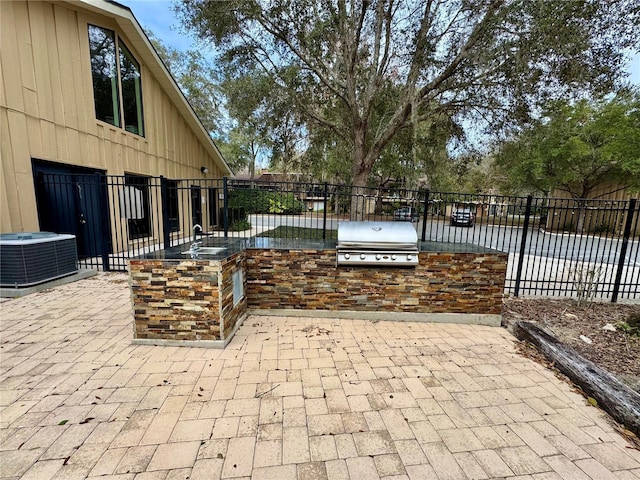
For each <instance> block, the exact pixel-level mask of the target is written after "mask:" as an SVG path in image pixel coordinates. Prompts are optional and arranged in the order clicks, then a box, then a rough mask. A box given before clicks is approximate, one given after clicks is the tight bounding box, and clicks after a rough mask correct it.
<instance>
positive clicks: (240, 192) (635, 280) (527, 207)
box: [36, 174, 640, 301]
mask: <svg viewBox="0 0 640 480" xmlns="http://www.w3.org/2000/svg"><path fill="white" fill-rule="evenodd" d="M36 197H37V204H38V216H39V221H40V228H41V230H49V231H56V232H60V233H71V234H74V235H76V237H77V243H78V252H79V255H80V264H81V266H84V267H88V268H98V269H102V270H125V269H126V268H127V260H128V259H130V258H133V257H136V256H138V255H141V254H144V253H148V252H152V251H157V250H161V249H163V248H165V247H169V246H175V245H178V244H182V243H188V242H191V241H193V240H195V239H200V238H202V237H256V236H270V237H280V238H291V239H317V240H333V239H335V238H336V233H337V227H338V222H340V221H346V220H382V221H412V222H413V223H414V224H415V226H416V229H417V232H418V237H419V238H420V240H421V241H423V242H446V243H454V244H463V243H468V244H474V245H479V246H483V247H487V248H492V249H495V250H500V251H503V252H507V253H508V255H509V264H508V271H507V278H506V287H505V291H506V293H508V294H512V295H516V296H519V295H526V296H533V295H549V296H576V295H578V296H581V295H582V296H584V295H590V296H592V297H593V298H598V299H609V300H611V301H617V300H619V299H639V298H640V242H639V240H638V236H639V234H640V219H639V217H640V205H639V203H638V202H637V201H635V200H630V201H620V200H591V199H567V198H542V197H531V196H529V197H521V196H503V195H476V194H463V193H454V192H450V193H447V192H430V191H428V190H408V189H381V188H363V187H352V186H345V185H335V184H329V183H301V182H259V181H241V180H236V179H227V178H224V179H167V178H164V177H143V176H135V175H124V176H105V175H58V174H56V175H53V174H44V175H42V174H41V175H39V176H38V178H37V179H36Z"/></svg>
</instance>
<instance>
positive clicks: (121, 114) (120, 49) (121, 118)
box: [87, 22, 146, 138]
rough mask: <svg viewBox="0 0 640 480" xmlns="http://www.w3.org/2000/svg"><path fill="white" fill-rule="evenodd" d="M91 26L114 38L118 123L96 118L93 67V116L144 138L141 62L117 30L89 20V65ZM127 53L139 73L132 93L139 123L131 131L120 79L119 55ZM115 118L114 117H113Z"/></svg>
mask: <svg viewBox="0 0 640 480" xmlns="http://www.w3.org/2000/svg"><path fill="white" fill-rule="evenodd" d="M91 28H97V29H100V30H102V31H105V32H109V33H111V34H112V35H113V39H114V48H115V55H114V57H115V63H116V65H115V67H116V68H115V75H116V77H117V81H116V85H115V87H116V91H117V98H118V105H117V113H118V124H116V123H111V122H108V121H106V120H101V119H100V118H98V116H97V112H96V111H95V101H96V99H95V96H96V88H95V84H94V82H93V69H92V71H91V87H92V88H91V90H92V93H93V96H94V98H93V104H94V116H95V117H96V120H97V121H99V122H104V123H106V124H108V125H110V126H112V127H115V128H118V129H120V130H124V131H125V132H128V133H131V134H132V135H136V136H138V137H142V138H145V137H146V128H145V121H144V101H143V87H142V63H141V62H140V61H139V60H138V58H137V57H136V55H135V54H134V53H133V51H132V50H131V48H129V46H128V45H127V43H125V42H124V40H122V38H121V37H120V35H119V34H118V32H117V31H116V30H115V29H112V28H107V27H103V26H100V25H96V24H94V23H91V22H87V38H88V46H89V65H90V67H91V68H92V66H91V58H92V56H91V55H92V52H91V40H90V29H91ZM127 53H128V54H129V55H130V56H131V58H132V59H133V60H134V61H135V66H137V69H138V74H139V78H138V84H139V88H138V91H137V92H136V93H135V94H134V95H135V98H136V103H137V104H136V110H137V111H138V112H139V118H138V120H139V125H137V127H138V129H137V130H138V131H137V132H135V131H132V130H131V129H128V128H127V127H126V123H125V122H126V119H125V105H124V92H123V79H122V68H121V55H122V54H124V55H125V56H126V54H127ZM114 118H115V117H114Z"/></svg>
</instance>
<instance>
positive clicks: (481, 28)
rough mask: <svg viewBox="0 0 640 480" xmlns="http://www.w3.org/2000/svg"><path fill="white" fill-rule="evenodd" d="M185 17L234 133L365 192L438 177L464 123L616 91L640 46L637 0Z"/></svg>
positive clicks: (326, 8)
mask: <svg viewBox="0 0 640 480" xmlns="http://www.w3.org/2000/svg"><path fill="white" fill-rule="evenodd" d="M177 11H178V13H179V15H180V17H181V20H182V23H183V25H184V26H185V27H186V28H187V29H189V30H191V31H192V32H193V33H195V34H196V35H197V36H198V37H199V38H201V39H203V40H205V41H208V42H211V43H213V45H214V47H215V51H216V52H217V53H218V58H217V59H216V63H217V64H218V65H220V66H221V68H222V70H223V71H224V72H225V73H224V76H225V78H226V79H229V80H230V82H231V83H230V84H229V88H228V90H227V93H226V97H227V100H228V109H229V112H231V116H232V117H233V119H234V121H233V126H234V127H238V128H243V129H244V128H249V129H250V130H251V131H252V132H255V133H258V134H259V135H262V133H260V132H262V131H264V130H267V131H268V132H269V137H268V138H269V140H270V142H271V143H270V144H269V145H268V147H267V148H268V150H269V153H270V155H271V156H272V161H273V162H274V163H273V164H277V165H280V166H283V168H282V170H286V169H289V170H291V169H292V168H293V169H295V170H297V171H304V172H305V173H306V172H312V171H314V170H319V171H320V172H321V173H326V171H329V173H328V175H330V177H329V178H332V177H333V178H341V179H345V178H346V177H345V176H344V175H345V170H346V172H347V173H346V175H348V177H349V180H350V181H351V182H353V183H354V184H355V185H359V186H364V185H366V184H367V183H368V182H371V181H372V180H374V181H377V182H381V181H386V179H387V178H390V177H396V178H405V175H404V171H405V170H407V169H408V170H411V171H412V173H414V172H416V171H419V172H421V173H423V174H425V175H426V176H430V175H433V169H434V168H435V167H434V165H436V164H438V162H436V160H438V159H439V158H440V157H441V156H442V155H443V154H444V153H446V151H445V150H444V149H443V145H447V146H450V145H451V141H452V140H453V139H455V138H456V137H457V136H458V134H459V133H460V132H458V131H456V128H452V127H454V125H464V124H467V125H472V130H473V132H474V134H475V135H476V136H477V132H478V131H483V133H484V131H488V132H490V133H496V132H501V133H504V132H507V131H509V128H512V127H518V126H521V125H522V124H523V122H526V121H527V120H530V118H531V115H532V112H537V111H538V110H539V107H540V105H543V103H544V102H545V101H547V100H549V99H561V98H570V97H575V95H576V94H577V93H579V94H585V93H587V94H590V93H593V92H596V93H600V92H610V91H612V89H613V87H615V86H616V82H617V81H619V80H620V78H621V75H622V71H623V68H624V66H625V63H626V62H625V60H626V59H625V56H624V53H623V52H624V51H625V50H632V51H634V50H637V49H638V47H639V46H640V36H638V35H637V31H638V27H639V25H640V9H638V8H637V0H616V1H614V2H599V1H595V0H575V1H566V0H546V1H522V0H515V1H510V2H500V1H494V0H477V1H466V0H447V1H445V0H435V1H430V2H424V1H422V0H399V1H397V2H387V1H384V0H373V1H367V2H362V1H355V0H352V1H346V2H341V1H335V0H329V1H325V2H313V1H311V0H273V1H269V2H267V1H261V0H257V1H251V2H246V1H244V0H227V1H224V2H219V1H204V0H182V1H181V2H180V3H179V4H178V6H177ZM245 79H248V81H245ZM245 120H247V121H245ZM443 126H444V131H443V132H438V131H433V130H432V129H433V128H434V127H435V128H436V130H437V129H438V128H440V127H443ZM263 138H265V137H263ZM443 139H444V142H443V141H442V140H443ZM307 153H309V155H308V156H307V155H306V154H307ZM339 162H342V164H343V165H339ZM434 162H435V163H434ZM319 166H320V168H319ZM325 167H326V169H325ZM419 177H420V175H415V176H414V178H410V179H409V180H410V181H415V180H416V179H417V178H419ZM326 178H327V177H323V178H322V179H323V180H324V179H326ZM443 178H444V177H443ZM427 181H428V180H427Z"/></svg>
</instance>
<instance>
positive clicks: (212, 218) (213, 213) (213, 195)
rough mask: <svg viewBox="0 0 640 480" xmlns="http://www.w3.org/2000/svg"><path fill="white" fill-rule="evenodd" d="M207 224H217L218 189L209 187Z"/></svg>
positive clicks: (213, 225) (212, 225)
mask: <svg viewBox="0 0 640 480" xmlns="http://www.w3.org/2000/svg"><path fill="white" fill-rule="evenodd" d="M208 190H209V225H210V226H211V227H215V226H216V225H218V189H217V188H209V189H208Z"/></svg>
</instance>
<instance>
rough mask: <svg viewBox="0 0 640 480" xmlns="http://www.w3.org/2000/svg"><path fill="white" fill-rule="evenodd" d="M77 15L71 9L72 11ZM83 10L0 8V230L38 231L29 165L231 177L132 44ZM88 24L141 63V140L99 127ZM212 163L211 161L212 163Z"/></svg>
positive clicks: (25, 5)
mask: <svg viewBox="0 0 640 480" xmlns="http://www.w3.org/2000/svg"><path fill="white" fill-rule="evenodd" d="M76 7H77V8H76ZM81 7H82V5H81V4H71V3H51V2H26V1H0V19H1V20H0V44H1V45H2V48H1V49H0V67H1V72H2V80H1V83H0V87H1V88H0V129H1V130H0V132H1V135H2V141H1V146H0V153H1V156H2V168H1V169H0V186H2V189H1V190H2V191H1V193H0V204H1V206H0V227H1V229H2V232H11V231H34V230H38V229H39V228H38V216H37V210H36V200H35V191H34V185H33V174H32V168H31V159H32V158H37V159H41V160H49V161H53V162H58V163H64V164H71V165H77V166H83V167H91V168H96V169H100V170H104V171H105V172H106V173H107V174H112V175H122V174H124V173H125V172H127V173H134V174H140V175H153V176H157V175H164V176H165V177H168V178H205V177H204V175H203V174H202V173H201V171H200V167H201V166H206V167H208V169H209V173H208V174H207V175H206V177H208V178H220V177H222V176H225V175H228V172H226V171H222V167H220V165H223V161H222V160H221V159H220V157H219V154H218V153H217V152H213V153H212V150H214V149H212V147H211V146H210V145H209V146H205V144H204V143H203V142H202V141H201V139H200V138H198V136H197V135H196V133H195V132H194V130H193V128H192V127H191V126H190V125H189V123H188V122H187V120H186V119H185V117H184V115H183V114H182V113H181V112H180V110H179V109H178V108H177V107H176V105H175V104H174V103H173V102H172V101H171V99H170V97H169V96H168V95H167V92H166V91H165V90H164V89H163V87H162V86H161V84H160V83H159V82H158V80H157V79H156V78H155V77H154V75H153V73H152V72H151V71H150V69H149V68H148V66H147V65H145V63H143V61H142V59H141V55H140V54H139V52H137V51H136V49H135V46H134V45H135V42H134V41H131V39H130V38H128V37H127V35H126V34H125V33H124V32H123V31H122V30H121V29H119V28H118V24H117V22H116V21H115V20H114V19H113V18H111V17H109V16H107V15H100V14H97V13H95V12H91V11H88V10H86V11H85V10H83V9H82V8H81ZM88 24H93V25H98V26H101V27H104V28H108V29H110V30H114V31H115V32H116V33H117V34H118V35H119V36H120V37H121V39H122V40H123V41H124V43H125V44H126V46H127V47H128V48H129V49H130V50H131V52H132V53H133V55H134V56H135V57H136V59H137V60H138V62H139V63H140V65H141V82H142V104H143V112H144V124H145V137H140V136H138V135H135V134H132V133H129V132H127V131H126V130H124V129H122V128H119V127H114V126H112V125H110V124H108V123H105V122H102V121H99V120H96V116H95V110H94V101H93V83H92V77H91V65H90V58H89V40H88V30H87V28H88ZM216 156H217V158H216Z"/></svg>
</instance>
